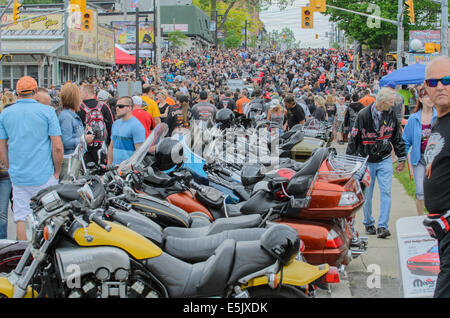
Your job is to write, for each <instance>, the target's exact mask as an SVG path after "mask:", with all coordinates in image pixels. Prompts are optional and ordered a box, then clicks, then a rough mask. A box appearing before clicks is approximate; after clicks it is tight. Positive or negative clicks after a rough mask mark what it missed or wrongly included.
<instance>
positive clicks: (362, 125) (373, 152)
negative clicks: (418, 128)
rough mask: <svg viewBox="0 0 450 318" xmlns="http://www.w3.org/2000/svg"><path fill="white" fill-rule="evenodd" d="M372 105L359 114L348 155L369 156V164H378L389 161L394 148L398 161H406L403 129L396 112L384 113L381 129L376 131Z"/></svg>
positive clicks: (348, 147)
mask: <svg viewBox="0 0 450 318" xmlns="http://www.w3.org/2000/svg"><path fill="white" fill-rule="evenodd" d="M372 105H373V104H372ZM372 105H369V106H367V107H365V108H364V109H362V110H361V111H360V112H359V113H358V116H357V118H356V121H355V125H354V126H353V129H352V131H351V133H350V138H349V141H348V146H347V151H346V153H347V154H348V155H354V156H362V157H366V156H369V162H372V163H376V162H380V161H383V160H385V159H387V158H388V157H389V156H390V155H391V152H392V146H393V147H394V150H395V154H396V155H397V157H398V161H399V162H400V161H405V160H406V153H405V144H404V141H403V138H402V129H401V127H400V124H399V122H398V120H397V118H396V116H395V113H394V111H393V110H392V109H391V110H389V111H384V112H382V117H381V120H380V127H379V129H376V126H375V121H374V119H373V116H372V109H371V108H372ZM391 144H392V146H391Z"/></svg>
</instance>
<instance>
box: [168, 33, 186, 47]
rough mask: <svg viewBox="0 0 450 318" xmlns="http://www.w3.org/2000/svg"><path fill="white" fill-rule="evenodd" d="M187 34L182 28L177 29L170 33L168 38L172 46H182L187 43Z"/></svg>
mask: <svg viewBox="0 0 450 318" xmlns="http://www.w3.org/2000/svg"><path fill="white" fill-rule="evenodd" d="M186 39H187V36H186V35H185V34H184V33H183V32H181V31H180V30H175V31H173V32H170V33H169V34H168V40H169V43H170V46H171V47H181V46H183V45H184V44H185V41H186Z"/></svg>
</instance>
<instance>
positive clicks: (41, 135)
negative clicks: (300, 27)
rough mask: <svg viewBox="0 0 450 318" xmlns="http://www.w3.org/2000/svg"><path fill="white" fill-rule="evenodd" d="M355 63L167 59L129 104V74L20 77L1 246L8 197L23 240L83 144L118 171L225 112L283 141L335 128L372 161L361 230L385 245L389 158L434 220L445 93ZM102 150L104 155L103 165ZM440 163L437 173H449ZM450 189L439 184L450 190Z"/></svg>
mask: <svg viewBox="0 0 450 318" xmlns="http://www.w3.org/2000/svg"><path fill="white" fill-rule="evenodd" d="M332 57H333V58H332ZM358 63H359V65H358V64H356V65H357V67H356V68H355V67H354V66H355V61H354V60H353V56H352V54H351V52H349V51H346V50H334V49H329V50H327V49H301V50H287V51H283V52H279V51H276V50H262V51H257V50H254V51H252V50H227V51H221V50H208V51H206V50H205V51H186V52H175V51H170V52H167V53H166V54H165V55H164V56H163V58H162V67H161V69H157V68H156V67H155V66H152V65H147V66H143V67H142V68H141V69H140V70H139V74H140V76H139V78H138V79H137V80H138V81H140V82H141V83H142V90H141V91H139V92H136V93H134V94H132V96H121V95H120V94H119V91H118V82H120V81H128V80H132V81H133V80H136V78H135V72H134V70H133V69H132V68H131V67H120V68H115V69H114V70H113V71H110V72H108V73H106V74H104V76H102V77H98V78H97V77H95V78H94V77H90V78H88V79H86V80H84V81H82V82H80V83H72V82H67V83H65V84H64V85H62V86H61V87H59V86H52V87H48V88H40V87H38V85H37V82H36V80H35V79H33V78H30V77H23V78H21V79H20V80H19V81H18V82H17V86H16V87H15V88H14V89H13V90H11V91H8V90H5V91H4V92H2V94H1V95H2V96H1V98H2V99H1V100H2V106H1V107H0V110H1V114H0V192H1V193H0V238H6V223H7V213H8V206H9V203H10V199H11V197H12V198H13V202H14V204H13V215H14V221H15V222H16V224H17V237H18V239H26V236H25V225H24V221H25V218H26V215H27V214H29V213H31V210H30V207H29V200H30V198H31V197H32V196H33V195H34V194H36V193H37V192H38V191H39V190H40V189H42V188H45V187H47V186H49V185H52V184H55V183H57V182H58V181H59V180H63V179H64V178H65V177H66V175H65V173H66V170H67V160H68V156H70V154H71V153H72V152H73V151H74V149H75V147H76V146H77V145H78V144H79V142H80V140H81V139H83V140H85V141H86V143H87V144H88V151H87V153H86V156H87V157H86V158H87V159H86V160H87V161H93V162H96V163H98V162H105V163H111V164H120V163H121V162H122V161H123V160H125V159H127V158H128V157H130V156H131V154H132V153H133V152H134V151H135V150H136V149H138V148H139V147H140V146H141V145H142V143H143V142H144V141H145V139H146V137H147V136H148V135H149V134H150V132H151V131H152V129H153V128H154V127H155V126H156V125H157V124H159V123H161V122H163V123H166V124H167V125H168V127H169V135H171V134H172V133H174V132H176V131H178V130H179V129H185V128H189V126H190V124H191V120H205V121H208V120H211V121H214V120H215V118H216V114H217V112H218V111H220V110H221V109H224V108H228V109H231V110H232V111H233V112H235V114H236V116H246V115H248V111H249V108H250V106H251V105H254V104H255V103H258V104H260V105H261V106H262V109H263V110H264V113H265V117H266V118H267V120H268V122H269V124H268V127H267V128H269V129H277V130H278V131H279V133H280V134H283V133H284V132H286V131H288V130H289V129H290V128H291V127H293V126H294V125H296V124H304V123H305V121H306V120H308V119H309V118H315V119H317V120H318V121H325V122H328V123H330V124H332V126H333V137H334V138H335V140H336V142H337V143H338V144H344V143H346V142H348V145H347V150H346V152H347V154H352V155H359V156H364V157H365V156H369V170H370V174H371V180H372V182H371V184H370V186H369V187H368V189H367V191H366V193H365V197H366V202H365V204H364V221H363V223H364V225H365V227H366V233H367V234H370V235H377V237H379V238H386V237H389V236H390V232H389V226H388V222H389V216H390V207H391V184H392V175H393V161H398V166H397V171H402V170H403V169H404V168H405V161H406V158H407V157H408V158H409V164H410V165H411V166H412V169H413V172H414V181H415V184H416V206H417V214H419V215H422V214H423V213H424V208H425V207H426V208H427V209H428V211H430V212H432V211H433V210H435V208H434V206H435V204H436V202H440V201H442V200H443V198H444V196H443V195H437V194H434V195H433V196H432V197H433V200H435V199H436V202H430V200H428V201H427V193H426V192H427V187H428V188H429V189H431V188H433V187H435V185H431V183H430V181H429V180H428V181H427V182H425V186H424V180H426V179H427V178H426V176H430V165H431V161H430V158H431V159H432V157H433V156H435V153H433V156H432V154H431V150H430V151H429V152H430V154H428V152H427V151H426V150H427V149H428V148H430V149H431V147H428V148H427V143H429V140H431V139H432V129H431V125H432V124H433V123H435V122H436V120H437V118H438V117H440V116H439V113H441V114H443V113H444V111H443V110H439V109H438V108H437V104H436V103H437V102H436V101H437V99H439V97H440V96H441V95H438V96H437V97H436V96H435V95H433V94H434V93H433V92H432V90H433V86H432V85H431V84H430V83H431V82H430V83H428V82H425V84H423V85H413V86H410V87H405V86H402V87H399V86H397V85H396V84H395V83H393V82H390V83H388V84H387V86H385V87H380V85H379V79H380V78H381V77H382V76H384V75H386V74H388V73H389V72H391V71H392V66H390V65H389V64H387V63H386V62H385V61H384V59H383V57H382V56H381V55H380V54H366V55H363V56H362V57H361V58H360V59H359V61H358ZM439 63H441V64H444V65H446V66H447V64H446V63H448V60H442V59H437V62H436V63H435V64H434V67H435V68H437V66H435V65H438V64H439ZM433 70H434V69H433ZM448 75H450V74H444V76H448ZM427 76H428V75H427ZM444 78H445V77H444ZM236 79H238V80H242V81H241V83H243V85H242V86H241V87H239V88H235V89H231V87H230V85H229V83H230V80H236ZM441 82H442V84H444V85H441V86H443V87H444V88H447V87H448V86H447V85H448V84H446V82H444V81H443V80H442V81H441ZM438 84H439V83H438ZM441 86H439V85H438V87H439V88H440V87H441ZM434 87H436V86H434ZM435 97H436V99H435ZM442 107H444V106H442ZM446 107H448V105H447V106H446ZM442 109H444V108H442ZM447 117H448V116H447ZM442 129H445V128H442ZM446 138H448V134H447V137H446ZM434 142H436V141H434ZM439 145H440V144H439ZM447 145H448V143H446V144H444V145H442V146H441V148H442V147H448V146H447ZM102 148H103V149H105V148H106V149H107V151H106V153H105V157H101V153H102V152H101V151H99V150H100V149H102ZM446 151H447V154H446V156H447V157H448V154H449V152H448V149H447V150H446ZM435 152H436V151H435ZM427 156H428V157H427ZM435 162H436V159H435V160H434V161H433V170H432V172H431V174H433V173H434V171H435V170H439V169H442V168H440V167H439V166H438V167H436V163H435ZM376 180H377V181H378V183H379V187H380V193H381V194H380V195H381V200H380V201H381V202H380V208H379V209H380V217H379V220H378V222H377V223H375V220H374V218H373V217H372V195H373V190H374V185H375V181H376ZM448 181H450V180H448V178H447V179H446V180H443V181H442V180H441V181H439V182H442V184H444V183H445V184H447V189H448V188H450V187H449V186H448ZM437 192H439V191H437ZM445 195H446V198H448V195H449V193H448V191H447V192H446V193H445ZM437 196H438V197H437ZM442 206H446V204H443V205H441V206H440V207H442ZM448 208H450V207H447V209H448ZM438 209H441V208H438ZM447 236H448V235H447ZM446 253H447V254H448V252H446ZM447 275H448V274H447ZM449 281H450V280H449Z"/></svg>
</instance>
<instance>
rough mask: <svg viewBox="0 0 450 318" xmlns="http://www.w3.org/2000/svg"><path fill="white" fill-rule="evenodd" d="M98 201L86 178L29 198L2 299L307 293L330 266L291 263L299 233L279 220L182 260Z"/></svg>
mask: <svg viewBox="0 0 450 318" xmlns="http://www.w3.org/2000/svg"><path fill="white" fill-rule="evenodd" d="M103 200H104V194H103V197H102V194H101V193H100V194H99V193H97V192H96V191H94V190H93V189H92V188H91V187H90V184H89V182H86V183H85V184H84V185H79V188H78V189H73V188H72V189H71V191H67V186H66V187H64V185H61V186H60V187H59V186H54V187H52V188H51V189H49V191H48V193H46V194H45V195H44V196H42V197H40V198H39V200H38V201H37V202H33V204H32V206H33V209H34V211H33V213H32V214H31V215H29V216H28V218H27V235H28V238H29V244H28V247H27V248H26V250H25V252H24V254H23V256H22V258H21V259H20V262H19V263H18V265H17V267H16V268H15V269H14V270H13V271H12V272H10V273H8V274H6V275H2V274H0V297H8V298H9V297H13V298H24V297H25V298H32V297H36V298H41V297H42V298H44V297H48V298H109V297H120V298H173V297H183V298H191V297H227V298H244V297H252V298H253V297H271V298H284V297H306V295H305V294H304V293H303V292H302V289H301V287H302V286H305V285H308V284H310V283H312V282H314V281H316V280H318V279H320V278H322V277H323V276H324V275H326V274H327V272H328V270H329V265H327V264H323V265H319V266H313V265H309V264H307V263H304V262H302V261H299V260H296V259H295V257H296V255H297V254H298V251H299V245H300V240H299V238H298V235H297V233H296V232H295V230H293V229H291V228H290V227H288V226H285V225H281V224H280V225H274V226H272V227H271V228H270V229H268V230H267V231H266V232H265V233H264V234H263V235H262V236H261V238H260V239H259V240H254V241H235V240H231V239H227V240H225V241H223V242H222V244H220V246H219V247H218V248H217V249H216V250H215V251H214V253H213V254H212V255H211V256H210V257H209V258H208V259H207V260H206V261H202V262H198V263H193V264H191V263H187V262H185V261H182V260H180V259H178V258H176V257H174V256H172V255H169V254H167V253H165V252H164V251H163V250H161V249H160V248H159V247H158V246H157V245H155V244H154V243H153V242H151V241H150V240H148V239H147V238H145V237H143V236H142V235H140V234H138V233H137V232H134V231H132V230H131V229H129V228H128V227H126V226H123V225H121V224H118V223H113V222H109V221H104V220H103V219H102V218H101V216H102V215H103V214H104V212H105V211H104V210H103V209H101V208H100V206H101V205H102V201H103ZM30 259H32V261H31V263H30V265H29V266H26V265H27V264H28V263H29V260H30Z"/></svg>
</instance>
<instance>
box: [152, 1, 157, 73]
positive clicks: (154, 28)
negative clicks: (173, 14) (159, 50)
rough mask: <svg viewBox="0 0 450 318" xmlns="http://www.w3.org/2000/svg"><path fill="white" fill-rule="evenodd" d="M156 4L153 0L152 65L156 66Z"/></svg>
mask: <svg viewBox="0 0 450 318" xmlns="http://www.w3.org/2000/svg"><path fill="white" fill-rule="evenodd" d="M156 27H157V26H156V3H155V0H153V59H152V61H153V65H156Z"/></svg>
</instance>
